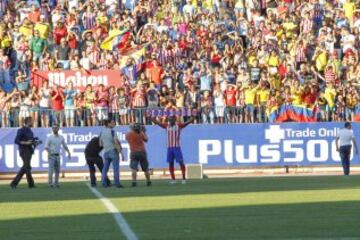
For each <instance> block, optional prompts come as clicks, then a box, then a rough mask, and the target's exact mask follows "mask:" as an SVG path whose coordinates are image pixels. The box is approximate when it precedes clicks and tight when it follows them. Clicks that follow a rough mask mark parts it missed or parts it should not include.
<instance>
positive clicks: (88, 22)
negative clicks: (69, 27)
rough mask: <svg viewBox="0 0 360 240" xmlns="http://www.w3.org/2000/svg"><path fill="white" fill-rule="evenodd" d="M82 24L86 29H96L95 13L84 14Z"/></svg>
mask: <svg viewBox="0 0 360 240" xmlns="http://www.w3.org/2000/svg"><path fill="white" fill-rule="evenodd" d="M82 22H83V25H84V28H85V29H92V28H94V27H95V24H96V18H95V14H94V13H93V12H84V14H83V16H82Z"/></svg>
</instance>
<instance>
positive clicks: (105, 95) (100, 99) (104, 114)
mask: <svg viewBox="0 0 360 240" xmlns="http://www.w3.org/2000/svg"><path fill="white" fill-rule="evenodd" d="M95 106H96V108H95V111H96V115H97V121H98V123H101V122H103V121H104V120H107V119H108V115H109V92H108V90H107V89H105V87H104V84H100V85H99V89H98V91H96V93H95ZM98 125H100V124H98Z"/></svg>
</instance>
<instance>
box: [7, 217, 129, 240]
mask: <svg viewBox="0 0 360 240" xmlns="http://www.w3.org/2000/svg"><path fill="white" fill-rule="evenodd" d="M0 233H1V235H0V239H3V240H114V239H125V238H124V237H123V236H122V234H121V232H120V230H119V229H118V227H117V225H116V223H115V221H114V219H113V217H112V216H111V214H86V215H75V216H60V217H44V218H29V219H17V220H4V221H0Z"/></svg>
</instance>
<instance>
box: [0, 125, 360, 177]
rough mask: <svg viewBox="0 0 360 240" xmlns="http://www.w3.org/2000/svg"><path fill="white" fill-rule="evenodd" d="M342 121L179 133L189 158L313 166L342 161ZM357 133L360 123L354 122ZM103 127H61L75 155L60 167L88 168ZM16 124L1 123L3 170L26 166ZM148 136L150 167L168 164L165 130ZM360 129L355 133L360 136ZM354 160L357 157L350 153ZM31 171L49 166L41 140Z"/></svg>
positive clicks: (44, 131) (193, 128)
mask: <svg viewBox="0 0 360 240" xmlns="http://www.w3.org/2000/svg"><path fill="white" fill-rule="evenodd" d="M341 127H343V123H283V124H267V123H264V124H230V125H189V126H188V127H187V128H185V129H183V131H182V133H181V145H182V151H183V155H184V159H185V162H186V163H193V164H196V163H200V164H203V166H204V168H210V167H211V168H228V167H243V166H251V167H258V166H259V167H260V166H262V167H263V166H292V165H301V166H312V165H314V166H315V165H340V157H339V153H338V152H337V151H336V147H335V137H336V135H337V132H338V130H339V128H341ZM353 128H354V132H355V134H356V133H358V132H360V124H358V123H354V124H353ZM101 129H102V128H101V127H91V128H90V127H88V128H84V127H83V128H79V127H75V128H62V129H61V130H60V134H62V135H63V136H64V137H65V139H66V142H67V144H68V146H69V148H70V151H71V153H72V156H71V159H68V158H67V157H65V155H63V156H62V158H61V169H62V171H86V170H87V166H86V162H85V156H84V148H85V146H86V143H87V142H88V141H89V140H90V139H91V138H92V137H93V136H95V135H98V134H99V133H100V131H101ZM115 130H116V133H117V135H118V137H119V139H120V140H121V143H122V145H123V147H124V153H125V159H124V160H125V161H123V162H121V166H122V167H125V168H128V165H129V146H128V144H127V142H126V140H125V135H126V133H127V132H128V131H129V128H128V127H127V126H118V127H116V128H115ZM16 131H17V129H14V128H5V129H0V136H1V142H0V172H3V173H4V172H15V171H17V170H18V169H19V167H21V166H22V161H21V159H20V157H19V153H18V150H17V146H16V145H14V139H15V135H16ZM34 133H35V136H37V137H39V138H40V139H42V140H43V141H44V142H46V138H47V137H48V136H49V134H51V129H50V128H37V129H34ZM147 133H148V135H149V139H150V140H149V142H148V143H147V144H146V146H147V151H148V157H149V161H150V167H151V168H154V169H163V168H167V163H166V134H165V130H164V129H162V128H160V127H157V126H147ZM359 136H360V135H356V139H357V141H358V142H360V139H359ZM351 159H352V160H351V161H352V164H359V163H360V161H359V158H358V157H353V156H351ZM32 167H33V171H47V168H48V162H47V153H46V151H45V150H44V144H42V145H40V146H39V147H38V148H37V149H36V151H35V154H34V156H33V159H32Z"/></svg>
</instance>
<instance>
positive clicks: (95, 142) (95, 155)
mask: <svg viewBox="0 0 360 240" xmlns="http://www.w3.org/2000/svg"><path fill="white" fill-rule="evenodd" d="M99 142H100V139H99V137H93V138H92V139H91V140H90V142H89V143H88V144H87V145H86V148H85V159H86V163H87V164H88V165H89V171H90V182H91V186H92V187H96V176H95V172H96V170H95V165H96V166H97V167H98V169H99V171H100V172H102V169H103V167H104V164H103V159H102V158H101V156H100V155H99V154H100V152H101V151H102V149H103V148H102V147H101V146H100V144H99ZM106 181H107V183H108V186H110V185H111V183H110V180H109V179H108V178H107V179H106Z"/></svg>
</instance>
